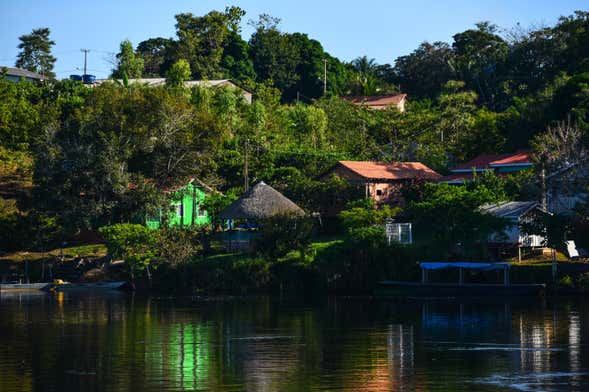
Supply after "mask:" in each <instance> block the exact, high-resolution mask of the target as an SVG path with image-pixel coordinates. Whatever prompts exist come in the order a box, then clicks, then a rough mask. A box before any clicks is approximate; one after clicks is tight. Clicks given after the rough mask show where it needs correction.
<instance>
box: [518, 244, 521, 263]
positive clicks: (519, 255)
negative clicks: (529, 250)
mask: <svg viewBox="0 0 589 392" xmlns="http://www.w3.org/2000/svg"><path fill="white" fill-rule="evenodd" d="M517 262H518V263H521V262H522V247H521V246H518V247H517Z"/></svg>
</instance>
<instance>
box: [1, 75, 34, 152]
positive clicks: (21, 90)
mask: <svg viewBox="0 0 589 392" xmlns="http://www.w3.org/2000/svg"><path fill="white" fill-rule="evenodd" d="M41 94H42V91H41V89H40V88H39V87H37V86H35V85H34V84H33V83H31V82H22V83H12V82H8V81H4V80H0V145H1V146H3V147H5V148H10V149H18V150H25V149H27V148H28V146H29V143H30V142H31V140H33V139H34V138H35V137H36V136H37V135H38V134H39V128H40V127H41V118H42V111H43V105H42V103H41V102H40V98H41Z"/></svg>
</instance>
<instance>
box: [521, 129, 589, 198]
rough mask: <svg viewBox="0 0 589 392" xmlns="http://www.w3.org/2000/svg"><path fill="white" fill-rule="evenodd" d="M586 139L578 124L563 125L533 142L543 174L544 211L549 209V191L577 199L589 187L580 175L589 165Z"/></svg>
mask: <svg viewBox="0 0 589 392" xmlns="http://www.w3.org/2000/svg"><path fill="white" fill-rule="evenodd" d="M582 137H583V134H582V132H581V130H580V129H579V128H578V127H577V126H576V125H575V124H572V123H571V122H570V121H566V122H565V121H562V122H558V123H557V124H556V125H555V126H551V127H548V129H547V130H546V132H545V133H543V134H541V135H537V136H536V137H534V139H532V141H531V145H532V148H533V150H534V159H535V161H536V163H537V165H538V169H539V171H540V182H541V184H540V185H541V201H542V206H543V207H544V209H548V202H547V197H548V191H549V189H554V190H555V191H557V193H558V194H560V195H569V196H574V195H577V194H579V193H581V192H582V191H583V190H584V189H585V188H586V186H587V185H588V184H587V180H586V179H585V178H584V176H583V175H578V174H579V173H584V172H585V171H586V170H587V167H588V165H589V162H588V160H589V155H588V151H587V148H586V147H585V146H584V144H583V139H582Z"/></svg>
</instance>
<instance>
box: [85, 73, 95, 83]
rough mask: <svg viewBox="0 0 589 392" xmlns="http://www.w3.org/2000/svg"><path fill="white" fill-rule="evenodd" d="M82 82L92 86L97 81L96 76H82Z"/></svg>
mask: <svg viewBox="0 0 589 392" xmlns="http://www.w3.org/2000/svg"><path fill="white" fill-rule="evenodd" d="M82 81H83V82H84V83H86V84H91V83H94V82H95V81H96V76H94V75H82Z"/></svg>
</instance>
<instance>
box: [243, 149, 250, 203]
mask: <svg viewBox="0 0 589 392" xmlns="http://www.w3.org/2000/svg"><path fill="white" fill-rule="evenodd" d="M249 143H250V140H249V139H245V154H244V157H245V159H244V162H243V163H244V165H243V177H244V178H243V180H244V190H245V192H247V191H248V190H249V178H248V177H249V173H248V167H247V163H248V162H247V158H248V157H247V153H248V151H247V150H248V147H249Z"/></svg>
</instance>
